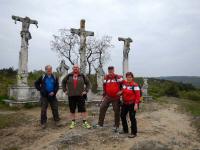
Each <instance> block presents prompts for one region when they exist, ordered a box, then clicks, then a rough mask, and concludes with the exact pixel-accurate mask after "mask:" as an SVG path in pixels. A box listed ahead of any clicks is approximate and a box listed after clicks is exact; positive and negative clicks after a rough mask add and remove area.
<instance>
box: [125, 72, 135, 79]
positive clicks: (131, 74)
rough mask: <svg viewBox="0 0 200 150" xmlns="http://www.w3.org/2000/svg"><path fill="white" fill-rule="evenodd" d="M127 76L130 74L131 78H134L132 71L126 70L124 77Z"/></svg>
mask: <svg viewBox="0 0 200 150" xmlns="http://www.w3.org/2000/svg"><path fill="white" fill-rule="evenodd" d="M127 76H131V77H132V78H134V75H133V73H132V72H127V73H126V77H127Z"/></svg>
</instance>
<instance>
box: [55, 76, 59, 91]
mask: <svg viewBox="0 0 200 150" xmlns="http://www.w3.org/2000/svg"><path fill="white" fill-rule="evenodd" d="M58 90H59V82H58V77H56V85H55V94H56V93H57V92H58Z"/></svg>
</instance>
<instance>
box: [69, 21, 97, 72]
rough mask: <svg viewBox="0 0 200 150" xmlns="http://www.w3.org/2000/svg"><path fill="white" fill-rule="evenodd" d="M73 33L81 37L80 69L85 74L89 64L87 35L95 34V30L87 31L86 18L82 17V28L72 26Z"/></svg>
mask: <svg viewBox="0 0 200 150" xmlns="http://www.w3.org/2000/svg"><path fill="white" fill-rule="evenodd" d="M70 31H71V33H72V34H77V35H79V37H80V49H79V53H80V71H81V73H83V74H86V66H87V61H86V37H87V36H94V32H91V31H86V30H85V20H84V19H82V20H81V21H80V29H74V28H71V30H70Z"/></svg>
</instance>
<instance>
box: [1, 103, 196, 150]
mask: <svg viewBox="0 0 200 150" xmlns="http://www.w3.org/2000/svg"><path fill="white" fill-rule="evenodd" d="M98 110H99V106H98V105H95V104H93V105H91V106H88V115H89V118H88V120H89V122H90V123H91V124H92V125H94V124H96V123H97V120H98ZM5 115H7V116H12V117H11V118H10V119H16V121H15V122H13V124H12V123H11V124H8V126H7V127H4V128H2V129H0V139H1V140H0V150H18V149H19V150H21V149H22V150H43V149H44V150H64V149H67V150H68V149H69V150H85V149H87V150H112V149H116V150H121V149H123V150H129V149H130V150H171V149H174V150H198V149H199V150H200V139H199V137H198V134H197V130H196V129H195V127H193V126H191V119H192V117H191V116H189V115H187V114H186V113H182V112H180V111H179V110H178V105H177V104H169V103H168V104H161V103H156V102H148V103H142V104H141V109H140V111H139V112H138V113H137V121H138V136H137V137H136V138H134V139H129V138H128V137H127V135H121V134H118V133H113V132H112V126H113V111H112V107H110V108H109V110H108V112H107V115H106V118H105V127H104V128H102V129H90V130H88V129H84V128H82V126H81V125H82V121H81V119H80V117H79V116H77V120H78V124H77V127H76V128H75V129H71V130H70V129H69V127H68V126H69V123H70V119H69V110H68V108H67V107H66V106H60V115H61V119H62V120H61V121H62V126H61V127H56V126H55V125H54V122H53V120H52V115H51V111H50V110H49V111H48V116H49V119H48V126H47V128H46V129H41V127H40V126H39V115H40V108H39V107H35V108H31V109H21V110H18V111H8V110H1V111H0V116H1V117H2V116H5Z"/></svg>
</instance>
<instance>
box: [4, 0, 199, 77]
mask: <svg viewBox="0 0 200 150" xmlns="http://www.w3.org/2000/svg"><path fill="white" fill-rule="evenodd" d="M11 15H17V16H21V17H25V16H28V17H30V18H31V19H36V20H38V23H39V24H38V25H39V28H36V27H35V26H34V25H31V27H30V32H31V34H32V39H31V40H30V41H29V62H28V66H29V70H34V69H36V70H38V69H43V68H44V66H45V65H46V64H52V65H53V67H54V68H56V67H57V66H58V65H59V61H60V60H59V58H58V56H57V54H56V53H55V52H53V51H52V50H51V49H50V41H51V40H52V39H53V38H52V34H57V33H58V29H60V28H66V29H69V28H71V27H74V28H79V22H80V19H82V18H84V19H86V29H87V30H90V31H94V32H95V36H98V37H100V36H103V35H110V36H112V37H113V44H114V46H115V47H114V48H112V49H110V53H111V60H110V61H109V62H108V63H107V64H106V66H105V67H107V66H108V65H114V66H115V67H116V68H117V69H116V70H117V73H121V72H122V54H123V53H122V48H123V43H122V42H119V41H118V39H117V38H118V37H119V36H122V37H131V38H132V39H133V43H131V51H130V53H129V54H130V57H129V58H130V60H129V64H130V67H129V69H130V71H133V72H134V74H135V75H136V76H148V77H149V76H171V75H176V76H179V75H188V76H200V1H199V0H54V1H53V0H0V52H1V53H0V68H5V67H11V66H13V67H14V68H17V67H18V57H19V56H18V55H19V50H20V31H21V23H20V22H17V24H14V21H13V20H12V19H11Z"/></svg>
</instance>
